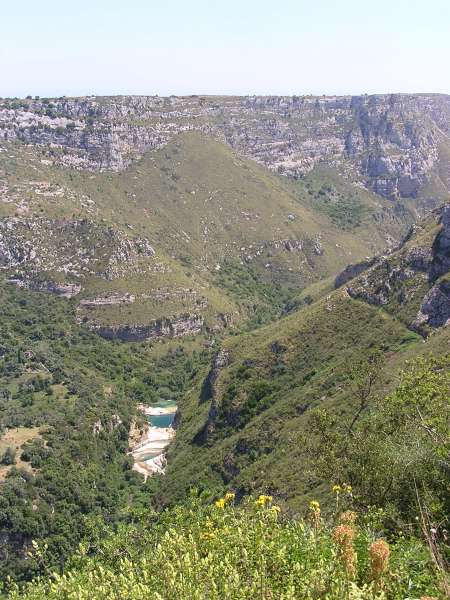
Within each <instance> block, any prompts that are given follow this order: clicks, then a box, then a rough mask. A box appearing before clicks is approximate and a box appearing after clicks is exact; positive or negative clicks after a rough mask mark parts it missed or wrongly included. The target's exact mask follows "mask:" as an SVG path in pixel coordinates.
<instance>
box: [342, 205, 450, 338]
mask: <svg viewBox="0 0 450 600" xmlns="http://www.w3.org/2000/svg"><path fill="white" fill-rule="evenodd" d="M367 266H369V268H368V269H367ZM361 270H363V272H362V273H361ZM449 271H450V204H446V205H444V206H443V207H442V208H440V209H438V210H437V211H435V212H434V214H433V215H432V216H431V217H430V218H429V219H428V220H427V221H425V222H424V223H423V224H419V225H416V226H414V227H413V228H412V230H411V232H410V233H409V234H408V235H407V237H406V239H405V240H404V242H403V243H402V244H400V247H399V248H398V249H397V250H395V251H394V252H392V253H391V254H390V255H388V256H383V257H381V258H379V259H377V260H375V261H372V263H371V264H369V265H368V264H367V263H361V264H359V265H352V266H350V267H347V269H345V271H343V273H341V274H340V275H339V276H338V277H337V278H336V282H335V285H336V287H338V286H339V285H343V284H344V283H347V282H348V281H349V280H350V279H351V277H352V276H353V277H355V279H353V280H352V281H350V285H349V286H348V287H347V292H348V294H349V295H350V296H351V297H352V298H356V299H359V300H364V301H365V302H368V303H369V304H374V305H377V306H383V307H385V308H386V310H388V311H390V312H393V313H395V314H396V315H397V316H399V317H400V318H401V319H402V320H403V321H404V322H406V324H407V325H408V326H409V327H410V328H411V329H415V330H417V331H418V332H419V333H421V334H423V335H427V334H428V333H429V331H430V328H434V327H442V326H446V325H448V324H449V323H450V273H449ZM360 273H361V274H360Z"/></svg>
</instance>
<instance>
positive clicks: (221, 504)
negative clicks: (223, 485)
mask: <svg viewBox="0 0 450 600" xmlns="http://www.w3.org/2000/svg"><path fill="white" fill-rule="evenodd" d="M216 506H217V508H224V506H225V498H220V499H219V500H216Z"/></svg>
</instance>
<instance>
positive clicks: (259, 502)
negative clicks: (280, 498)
mask: <svg viewBox="0 0 450 600" xmlns="http://www.w3.org/2000/svg"><path fill="white" fill-rule="evenodd" d="M272 500H273V498H272V496H265V495H264V494H261V496H259V498H258V500H256V502H255V504H256V505H257V506H265V505H266V504H269V503H270V502H272Z"/></svg>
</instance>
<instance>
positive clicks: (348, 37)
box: [0, 0, 450, 97]
mask: <svg viewBox="0 0 450 600" xmlns="http://www.w3.org/2000/svg"><path fill="white" fill-rule="evenodd" d="M0 23H1V26H0V32H1V35H0V96H1V97H24V96H27V95H29V94H30V95H33V96H34V95H39V96H41V97H53V96H62V95H65V96H81V95H88V94H95V95H113V94H114V95H115V94H143V95H153V94H159V95H161V96H165V95H170V94H175V95H184V94H245V95H246V94H299V95H302V94H315V95H319V94H363V93H368V94H371V93H387V92H441V93H450V76H449V65H450V0H389V1H388V0H371V1H368V0H308V1H305V0H278V1H276V0H270V1H269V0H222V1H220V2H218V1H216V0H158V1H154V0H121V1H118V0H76V1H72V2H67V1H64V0H19V1H17V0H16V1H14V0H13V1H9V0H0Z"/></svg>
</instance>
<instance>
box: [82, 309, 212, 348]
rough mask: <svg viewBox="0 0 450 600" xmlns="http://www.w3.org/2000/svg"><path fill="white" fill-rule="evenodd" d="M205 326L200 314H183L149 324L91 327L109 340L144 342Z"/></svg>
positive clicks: (199, 330)
mask: <svg viewBox="0 0 450 600" xmlns="http://www.w3.org/2000/svg"><path fill="white" fill-rule="evenodd" d="M202 327H203V317H201V316H200V315H181V316H178V317H174V318H173V319H169V318H166V319H159V320H157V321H154V322H153V323H150V324H148V325H121V326H117V327H107V326H103V325H92V326H91V329H92V330H93V331H95V332H96V333H98V334H99V335H101V336H102V337H104V338H105V339H108V340H121V341H122V342H142V341H145V340H151V339H155V338H160V337H164V338H175V337H183V336H185V335H196V334H198V333H200V332H201V330H202Z"/></svg>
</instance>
